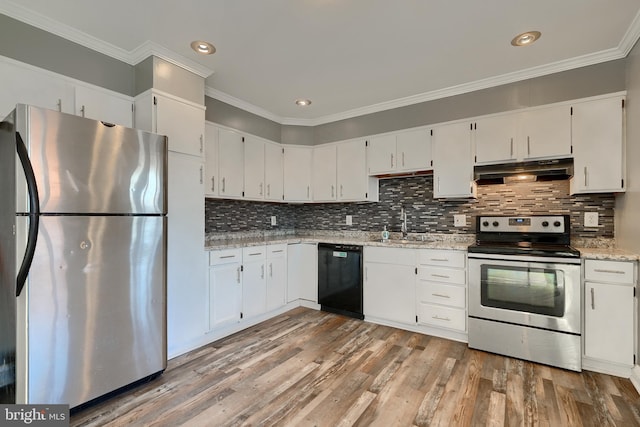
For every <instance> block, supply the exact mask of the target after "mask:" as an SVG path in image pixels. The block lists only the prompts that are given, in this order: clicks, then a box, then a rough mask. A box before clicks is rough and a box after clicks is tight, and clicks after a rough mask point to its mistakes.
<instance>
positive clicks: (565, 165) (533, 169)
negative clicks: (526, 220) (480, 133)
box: [474, 159, 573, 184]
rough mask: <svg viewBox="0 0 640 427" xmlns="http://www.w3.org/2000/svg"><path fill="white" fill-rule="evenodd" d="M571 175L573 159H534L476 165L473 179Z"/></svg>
mask: <svg viewBox="0 0 640 427" xmlns="http://www.w3.org/2000/svg"><path fill="white" fill-rule="evenodd" d="M572 176H573V159H554V160H536V161H529V162H521V163H502V164H497V165H485V166H476V167H475V168H474V179H475V180H476V182H477V183H478V184H496V183H502V182H504V183H507V182H517V181H536V180H538V181H550V180H554V179H569V178H571V177H572Z"/></svg>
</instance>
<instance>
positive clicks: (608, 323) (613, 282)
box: [583, 259, 637, 373]
mask: <svg viewBox="0 0 640 427" xmlns="http://www.w3.org/2000/svg"><path fill="white" fill-rule="evenodd" d="M636 271H637V267H636V263H635V262H632V261H610V260H592V259H586V260H585V262H584V279H585V282H584V287H585V289H584V306H585V307H584V335H583V337H584V355H585V357H586V358H590V359H596V360H597V361H600V362H605V363H609V364H618V365H626V366H628V367H629V368H630V367H632V366H633V365H634V362H635V356H634V349H635V339H634V325H635V323H636V322H635V317H634V313H635V298H634V294H635V292H634V290H635V283H636V281H637V273H636ZM588 363H589V361H588V360H587V361H586V363H585V365H586V366H587V368H590V366H589V365H588ZM605 371H606V369H605ZM612 373H615V372H612Z"/></svg>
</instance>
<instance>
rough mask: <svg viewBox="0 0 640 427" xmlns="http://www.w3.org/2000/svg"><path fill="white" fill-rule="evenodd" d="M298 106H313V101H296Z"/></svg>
mask: <svg viewBox="0 0 640 427" xmlns="http://www.w3.org/2000/svg"><path fill="white" fill-rule="evenodd" d="M296 105H298V106H300V107H306V106H308V105H311V100H309V99H296Z"/></svg>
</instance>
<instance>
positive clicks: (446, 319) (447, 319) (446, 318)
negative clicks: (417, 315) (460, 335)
mask: <svg viewBox="0 0 640 427" xmlns="http://www.w3.org/2000/svg"><path fill="white" fill-rule="evenodd" d="M432 319H436V320H444V321H446V322H451V319H449V318H448V317H440V316H438V315H437V314H436V315H435V316H433V317H432Z"/></svg>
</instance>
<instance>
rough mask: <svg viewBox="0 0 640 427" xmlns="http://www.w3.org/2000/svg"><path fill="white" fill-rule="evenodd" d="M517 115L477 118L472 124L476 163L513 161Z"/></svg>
mask: <svg viewBox="0 0 640 427" xmlns="http://www.w3.org/2000/svg"><path fill="white" fill-rule="evenodd" d="M517 124H518V115H517V114H504V115H500V116H493V117H485V118H481V119H478V121H477V122H476V123H475V125H474V138H475V145H476V155H475V163H476V164H490V163H501V162H508V161H515V160H516V157H517V153H516V146H515V144H516V134H517Z"/></svg>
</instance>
